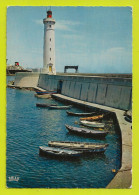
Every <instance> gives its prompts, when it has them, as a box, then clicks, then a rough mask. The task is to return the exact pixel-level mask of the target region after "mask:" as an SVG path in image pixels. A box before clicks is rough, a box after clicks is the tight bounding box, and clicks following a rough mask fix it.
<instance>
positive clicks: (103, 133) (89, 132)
mask: <svg viewBox="0 0 139 195" xmlns="http://www.w3.org/2000/svg"><path fill="white" fill-rule="evenodd" d="M65 126H66V128H67V129H68V130H69V132H72V133H76V134H79V135H80V134H81V135H89V136H92V137H100V138H102V137H105V136H106V135H107V134H108V131H106V130H103V131H100V130H90V129H86V128H78V127H73V126H70V125H65Z"/></svg>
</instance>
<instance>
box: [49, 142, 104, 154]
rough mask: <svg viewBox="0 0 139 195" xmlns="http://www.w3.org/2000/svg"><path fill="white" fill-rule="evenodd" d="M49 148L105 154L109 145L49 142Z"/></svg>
mask: <svg viewBox="0 0 139 195" xmlns="http://www.w3.org/2000/svg"><path fill="white" fill-rule="evenodd" d="M48 145H49V146H52V147H58V148H63V149H70V150H74V151H81V152H89V153H90V152H93V153H94V152H96V153H101V152H105V150H106V148H107V146H108V144H101V143H90V142H89V143H87V142H64V141H49V142H48Z"/></svg>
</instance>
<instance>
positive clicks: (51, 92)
mask: <svg viewBox="0 0 139 195" xmlns="http://www.w3.org/2000/svg"><path fill="white" fill-rule="evenodd" d="M36 93H37V94H38V95H44V94H56V93H57V91H36Z"/></svg>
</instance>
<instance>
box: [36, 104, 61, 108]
mask: <svg viewBox="0 0 139 195" xmlns="http://www.w3.org/2000/svg"><path fill="white" fill-rule="evenodd" d="M36 106H37V107H42V108H49V107H50V106H57V105H56V104H50V105H49V104H41V103H37V104H36Z"/></svg>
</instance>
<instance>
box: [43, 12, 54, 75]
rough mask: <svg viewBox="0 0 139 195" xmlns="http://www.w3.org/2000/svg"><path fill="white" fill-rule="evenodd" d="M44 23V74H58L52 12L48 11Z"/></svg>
mask: <svg viewBox="0 0 139 195" xmlns="http://www.w3.org/2000/svg"><path fill="white" fill-rule="evenodd" d="M43 23H44V46H43V73H46V74H53V75H55V74H56V69H55V29H54V27H55V20H54V19H53V18H52V11H51V10H49V11H47V18H44V19H43Z"/></svg>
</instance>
